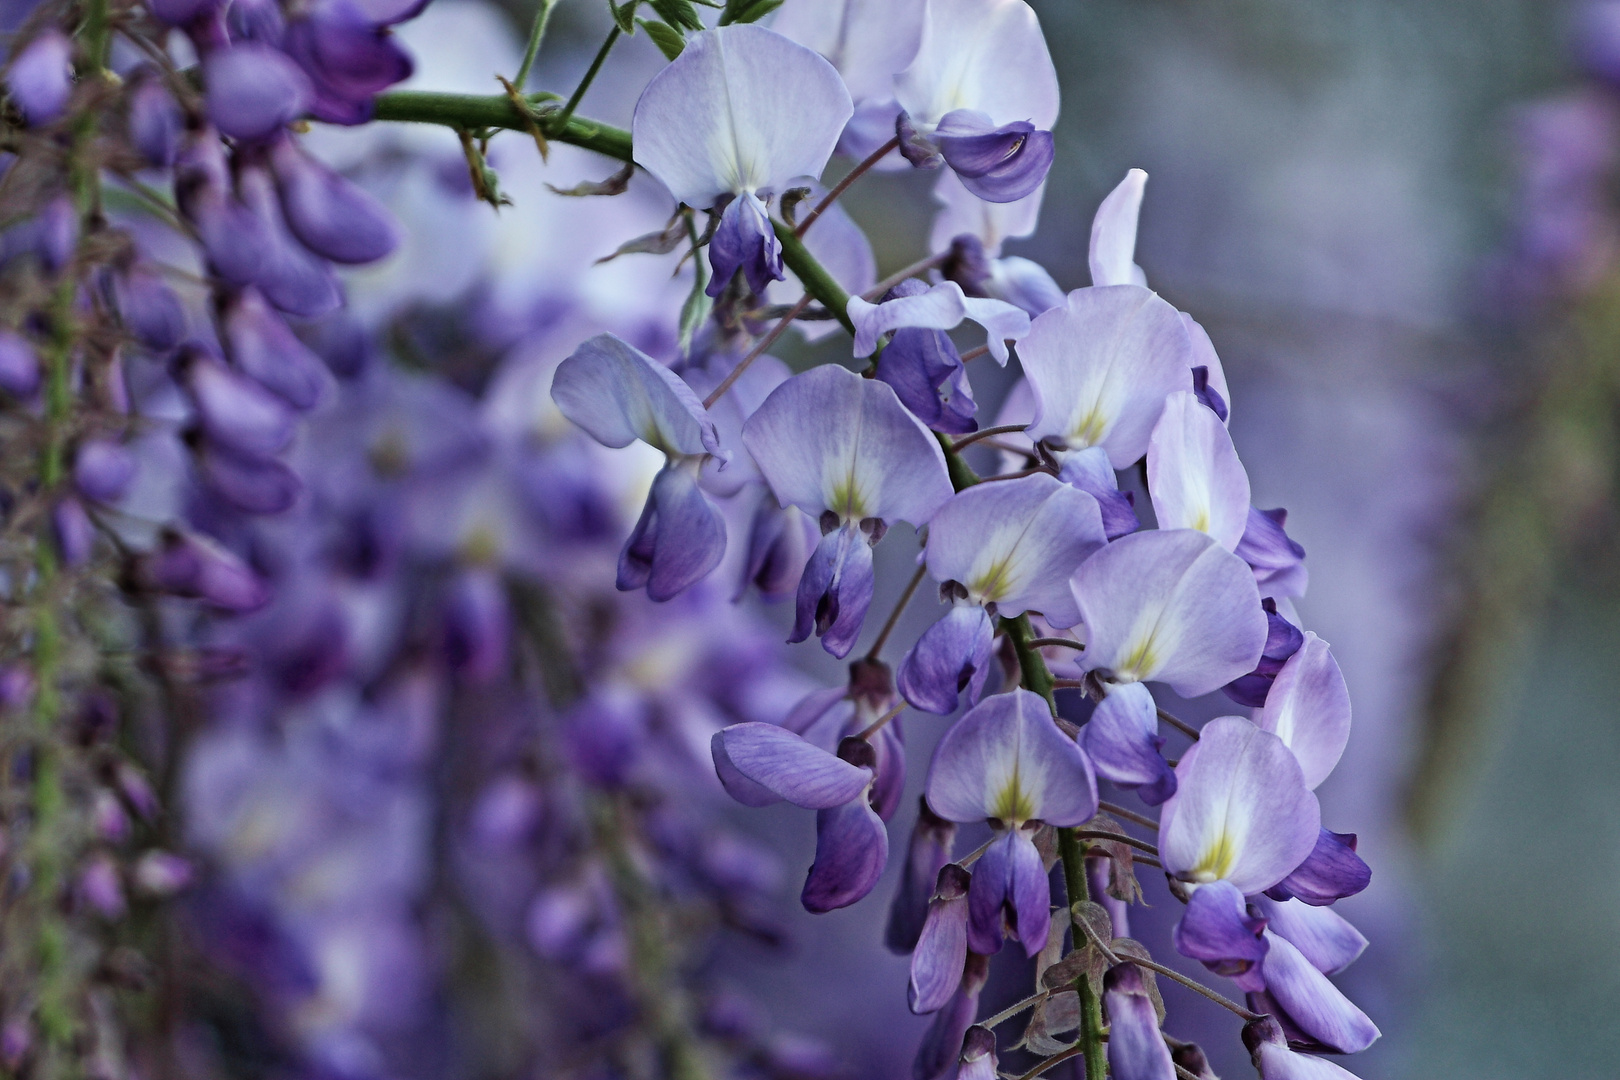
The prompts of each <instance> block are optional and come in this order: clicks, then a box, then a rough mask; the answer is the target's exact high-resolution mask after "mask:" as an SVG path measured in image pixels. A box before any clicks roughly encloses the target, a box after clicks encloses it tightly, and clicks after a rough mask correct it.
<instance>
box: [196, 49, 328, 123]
mask: <svg viewBox="0 0 1620 1080" xmlns="http://www.w3.org/2000/svg"><path fill="white" fill-rule="evenodd" d="M202 70H203V83H204V84H205V85H206V86H207V87H208V118H209V119H210V120H212V121H213V123H214V126H215V127H217V128H219V130H220V131H222V132H223V133H225V134H226V135H229V136H231V137H232V138H234V139H262V138H264V137H266V136H268V135H271V134H273V133H275V132H278V131H280V130H281V128H282V125H284V124H288V123H291V122H292V121H294V120H296V119H298V118H299V117H300V116H302V115H303V114H304V112H305V110H307V109H308V108H309V105H310V102H311V101H312V100H313V99H314V96H315V91H314V89H313V87H311V86H310V83H309V76H308V75H306V74H304V70H303V69H302V68H300V67H299V66H298V65H297V64H295V63H294V62H293V61H292V60H291V59H290V58H289V57H288V56H287V54H286V53H284V52H282V51H281V50H280V49H274V48H271V47H270V46H268V45H261V44H259V43H257V42H252V41H248V42H242V43H240V44H237V45H232V46H230V47H229V48H225V49H217V50H215V51H214V52H211V53H209V55H208V57H207V58H206V59H205V60H204V61H203V64H202Z"/></svg>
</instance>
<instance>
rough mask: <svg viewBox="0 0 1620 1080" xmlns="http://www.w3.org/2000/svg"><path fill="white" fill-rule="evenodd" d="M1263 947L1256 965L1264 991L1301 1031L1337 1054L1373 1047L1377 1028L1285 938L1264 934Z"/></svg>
mask: <svg viewBox="0 0 1620 1080" xmlns="http://www.w3.org/2000/svg"><path fill="white" fill-rule="evenodd" d="M1266 944H1267V945H1268V946H1269V948H1268V949H1267V950H1266V958H1265V959H1264V960H1262V961H1261V962H1260V971H1261V974H1262V975H1264V977H1265V980H1266V991H1267V993H1269V994H1270V995H1271V996H1272V997H1273V998H1274V999H1276V1002H1277V1004H1278V1005H1280V1006H1282V1007H1283V1009H1284V1010H1285V1011H1286V1012H1287V1013H1288V1018H1289V1019H1290V1020H1292V1021H1293V1022H1294V1024H1295V1025H1296V1026H1297V1027H1298V1028H1299V1029H1300V1030H1301V1031H1303V1032H1304V1033H1305V1034H1307V1035H1309V1036H1311V1037H1312V1038H1314V1039H1315V1040H1317V1041H1318V1042H1320V1043H1321V1044H1322V1045H1323V1046H1326V1047H1328V1048H1329V1049H1332V1050H1337V1051H1338V1052H1339V1053H1341V1054H1356V1053H1360V1052H1361V1051H1363V1050H1365V1049H1367V1047H1369V1046H1371V1045H1372V1044H1373V1041H1374V1040H1376V1039H1377V1038H1378V1036H1379V1034H1380V1033H1379V1030H1378V1026H1377V1025H1376V1024H1374V1023H1373V1022H1372V1020H1370V1019H1369V1018H1368V1017H1367V1014H1366V1013H1364V1012H1362V1011H1361V1010H1360V1009H1358V1008H1356V1006H1355V1004H1354V1003H1353V1002H1352V1001H1351V1000H1350V999H1349V998H1347V997H1345V996H1344V994H1342V993H1340V992H1339V988H1338V987H1336V986H1334V985H1333V984H1332V983H1331V982H1329V981H1328V977H1327V976H1326V975H1323V974H1322V973H1321V972H1320V971H1318V970H1316V968H1315V967H1314V966H1313V965H1312V964H1311V962H1310V961H1309V960H1307V959H1305V956H1304V954H1302V953H1301V952H1300V951H1299V950H1298V949H1296V948H1294V946H1293V945H1292V944H1290V943H1289V941H1288V939H1287V938H1284V937H1280V936H1279V935H1277V934H1273V933H1271V932H1270V931H1267V933H1266Z"/></svg>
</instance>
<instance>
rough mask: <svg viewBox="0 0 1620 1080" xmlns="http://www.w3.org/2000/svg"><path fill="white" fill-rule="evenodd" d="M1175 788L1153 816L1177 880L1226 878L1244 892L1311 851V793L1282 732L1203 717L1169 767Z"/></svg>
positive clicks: (1314, 818) (1271, 880)
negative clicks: (1196, 732) (1196, 734)
mask: <svg viewBox="0 0 1620 1080" xmlns="http://www.w3.org/2000/svg"><path fill="white" fill-rule="evenodd" d="M1176 782H1177V790H1176V793H1175V795H1174V796H1172V797H1171V799H1170V801H1169V802H1167V803H1166V804H1165V806H1164V810H1163V812H1162V813H1161V814H1160V816H1159V853H1160V857H1161V858H1162V859H1163V861H1164V868H1165V871H1166V872H1167V873H1170V874H1173V875H1175V876H1176V877H1179V878H1181V879H1182V880H1184V881H1195V882H1213V881H1221V880H1225V881H1229V882H1231V883H1232V884H1233V885H1234V886H1236V887H1237V889H1238V891H1239V892H1241V893H1243V894H1244V895H1245V896H1247V895H1251V894H1253V893H1257V892H1260V891H1261V890H1262V889H1266V888H1268V887H1270V886H1272V885H1274V884H1276V883H1277V882H1278V881H1280V880H1281V879H1282V878H1283V877H1284V875H1286V874H1287V873H1288V872H1289V871H1290V870H1292V869H1293V868H1294V867H1296V866H1298V865H1299V864H1300V863H1301V862H1302V861H1304V859H1305V857H1306V856H1307V855H1309V854H1310V853H1311V849H1312V848H1313V847H1314V846H1315V844H1316V837H1317V832H1318V830H1319V828H1320V825H1321V810H1320V808H1319V807H1318V806H1317V802H1316V796H1315V795H1313V794H1311V792H1310V791H1308V790H1307V789H1306V787H1305V780H1304V777H1303V776H1302V775H1301V774H1300V771H1299V763H1298V762H1297V761H1295V760H1294V755H1293V754H1292V753H1291V752H1290V751H1289V749H1288V747H1286V746H1284V745H1283V742H1282V740H1281V739H1279V738H1277V737H1276V736H1275V735H1273V734H1271V733H1270V732H1269V731H1261V730H1260V729H1259V728H1257V727H1255V726H1254V725H1253V724H1251V723H1250V722H1249V721H1247V720H1243V719H1241V718H1239V717H1236V716H1225V717H1221V718H1220V719H1217V720H1211V721H1210V722H1209V723H1208V724H1205V725H1204V727H1203V729H1202V731H1201V732H1200V734H1199V739H1198V741H1197V742H1196V743H1194V744H1193V745H1192V747H1190V748H1189V749H1188V751H1187V752H1186V753H1185V754H1184V755H1182V758H1181V762H1180V764H1178V765H1177V766H1176Z"/></svg>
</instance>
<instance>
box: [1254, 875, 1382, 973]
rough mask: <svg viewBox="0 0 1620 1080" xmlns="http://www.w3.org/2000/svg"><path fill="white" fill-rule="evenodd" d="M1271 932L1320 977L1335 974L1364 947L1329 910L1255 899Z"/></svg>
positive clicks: (1355, 932) (1363, 940)
mask: <svg viewBox="0 0 1620 1080" xmlns="http://www.w3.org/2000/svg"><path fill="white" fill-rule="evenodd" d="M1254 902H1255V904H1256V905H1258V906H1259V908H1260V911H1261V912H1262V913H1263V914H1264V915H1265V917H1266V919H1267V920H1268V924H1269V926H1270V929H1271V931H1272V933H1274V934H1276V935H1277V936H1278V937H1284V938H1287V939H1288V941H1289V943H1290V944H1292V945H1293V946H1294V947H1295V948H1296V949H1298V950H1299V951H1300V953H1301V955H1303V956H1304V957H1305V959H1307V960H1309V961H1310V962H1311V965H1312V966H1313V967H1315V968H1316V970H1317V971H1320V972H1321V973H1322V974H1324V975H1337V974H1338V973H1339V972H1341V971H1343V970H1344V969H1345V968H1347V967H1349V966H1350V965H1351V964H1353V963H1354V962H1355V960H1356V958H1357V957H1358V956H1360V955H1361V954H1362V952H1363V951H1364V950H1365V949H1366V948H1367V939H1366V938H1365V937H1363V936H1362V933H1361V931H1360V930H1357V929H1356V928H1355V927H1354V926H1351V925H1350V924H1349V923H1348V922H1347V921H1345V919H1344V917H1343V916H1342V915H1340V914H1339V913H1338V912H1336V911H1334V910H1333V909H1332V908H1325V907H1312V906H1311V905H1309V904H1305V903H1301V902H1300V901H1298V900H1273V899H1271V898H1270V897H1269V896H1264V895H1262V896H1258V897H1256V898H1255V901H1254Z"/></svg>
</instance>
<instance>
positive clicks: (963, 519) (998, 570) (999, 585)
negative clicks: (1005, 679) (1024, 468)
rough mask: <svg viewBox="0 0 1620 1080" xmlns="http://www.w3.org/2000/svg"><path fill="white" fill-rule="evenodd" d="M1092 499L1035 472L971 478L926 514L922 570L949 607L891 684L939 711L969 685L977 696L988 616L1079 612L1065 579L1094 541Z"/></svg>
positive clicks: (988, 642)
mask: <svg viewBox="0 0 1620 1080" xmlns="http://www.w3.org/2000/svg"><path fill="white" fill-rule="evenodd" d="M1104 543H1106V540H1105V538H1104V535H1103V526H1102V515H1101V513H1100V512H1099V510H1098V509H1097V500H1096V499H1093V498H1092V497H1091V496H1090V495H1087V494H1086V493H1085V492H1083V491H1078V490H1076V489H1074V488H1072V487H1070V486H1069V485H1067V484H1064V483H1062V482H1061V481H1059V480H1057V479H1055V478H1053V477H1051V476H1049V475H1046V474H1044V473H1037V474H1035V475H1032V476H1024V477H1020V478H1018V479H1016V480H1004V481H998V482H996V483H990V484H979V485H977V486H975V487H970V488H968V489H966V490H965V491H962V492H960V493H959V494H957V495H954V496H952V497H951V499H950V501H948V502H947V503H945V505H944V506H942V507H940V509H939V512H938V513H936V514H935V515H934V517H933V520H932V521H930V522H929V526H928V547H927V553H926V559H927V566H928V573H929V575H930V576H931V577H933V579H934V580H935V581H937V582H939V585H940V595H941V597H942V598H943V599H945V600H946V601H947V602H949V603H950V604H951V605H952V608H951V611H950V613H949V614H947V615H946V616H945V617H944V618H942V619H940V620H939V621H938V622H936V623H935V624H934V625H933V626H931V627H930V628H929V629H927V630H925V631H924V632H923V634H922V636H921V637H920V638H918V639H917V643H916V644H915V645H913V646H912V647H911V649H910V651H908V652H907V653H906V656H905V659H904V660H903V661H901V663H900V670H899V685H900V692H901V693H902V694H904V695H905V697H906V700H907V701H909V702H910V703H911V704H912V705H914V706H916V707H917V708H919V709H922V710H924V711H926V712H932V713H939V714H940V715H945V714H948V713H951V712H954V711H955V710H956V704H957V697H958V695H959V693H960V692H961V691H962V690H966V691H967V692H968V704H969V705H972V704H974V703H975V702H977V701H978V698H979V694H980V692H981V691H982V690H983V688H984V682H985V678H986V676H987V675H988V674H989V671H990V658H991V652H992V648H991V646H992V641H993V638H994V636H995V635H994V632H993V631H992V629H991V619H992V618H993V617H995V616H998V615H999V616H1003V617H1005V618H1016V617H1018V616H1019V615H1022V614H1023V613H1024V612H1026V611H1031V612H1038V613H1039V614H1040V615H1041V616H1042V617H1044V618H1045V619H1046V621H1047V622H1048V623H1049V624H1051V625H1052V626H1055V627H1060V628H1061V627H1069V626H1073V625H1075V624H1076V623H1077V622H1079V621H1080V611H1079V608H1078V607H1077V606H1076V605H1075V602H1074V593H1073V590H1071V589H1070V587H1069V578H1070V577H1071V576H1072V575H1073V574H1074V572H1075V571H1076V570H1077V569H1079V567H1080V564H1081V563H1082V562H1084V561H1085V560H1086V558H1087V556H1089V555H1090V554H1091V553H1092V552H1094V551H1096V550H1097V549H1099V548H1101V547H1102V546H1103V544H1104Z"/></svg>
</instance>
